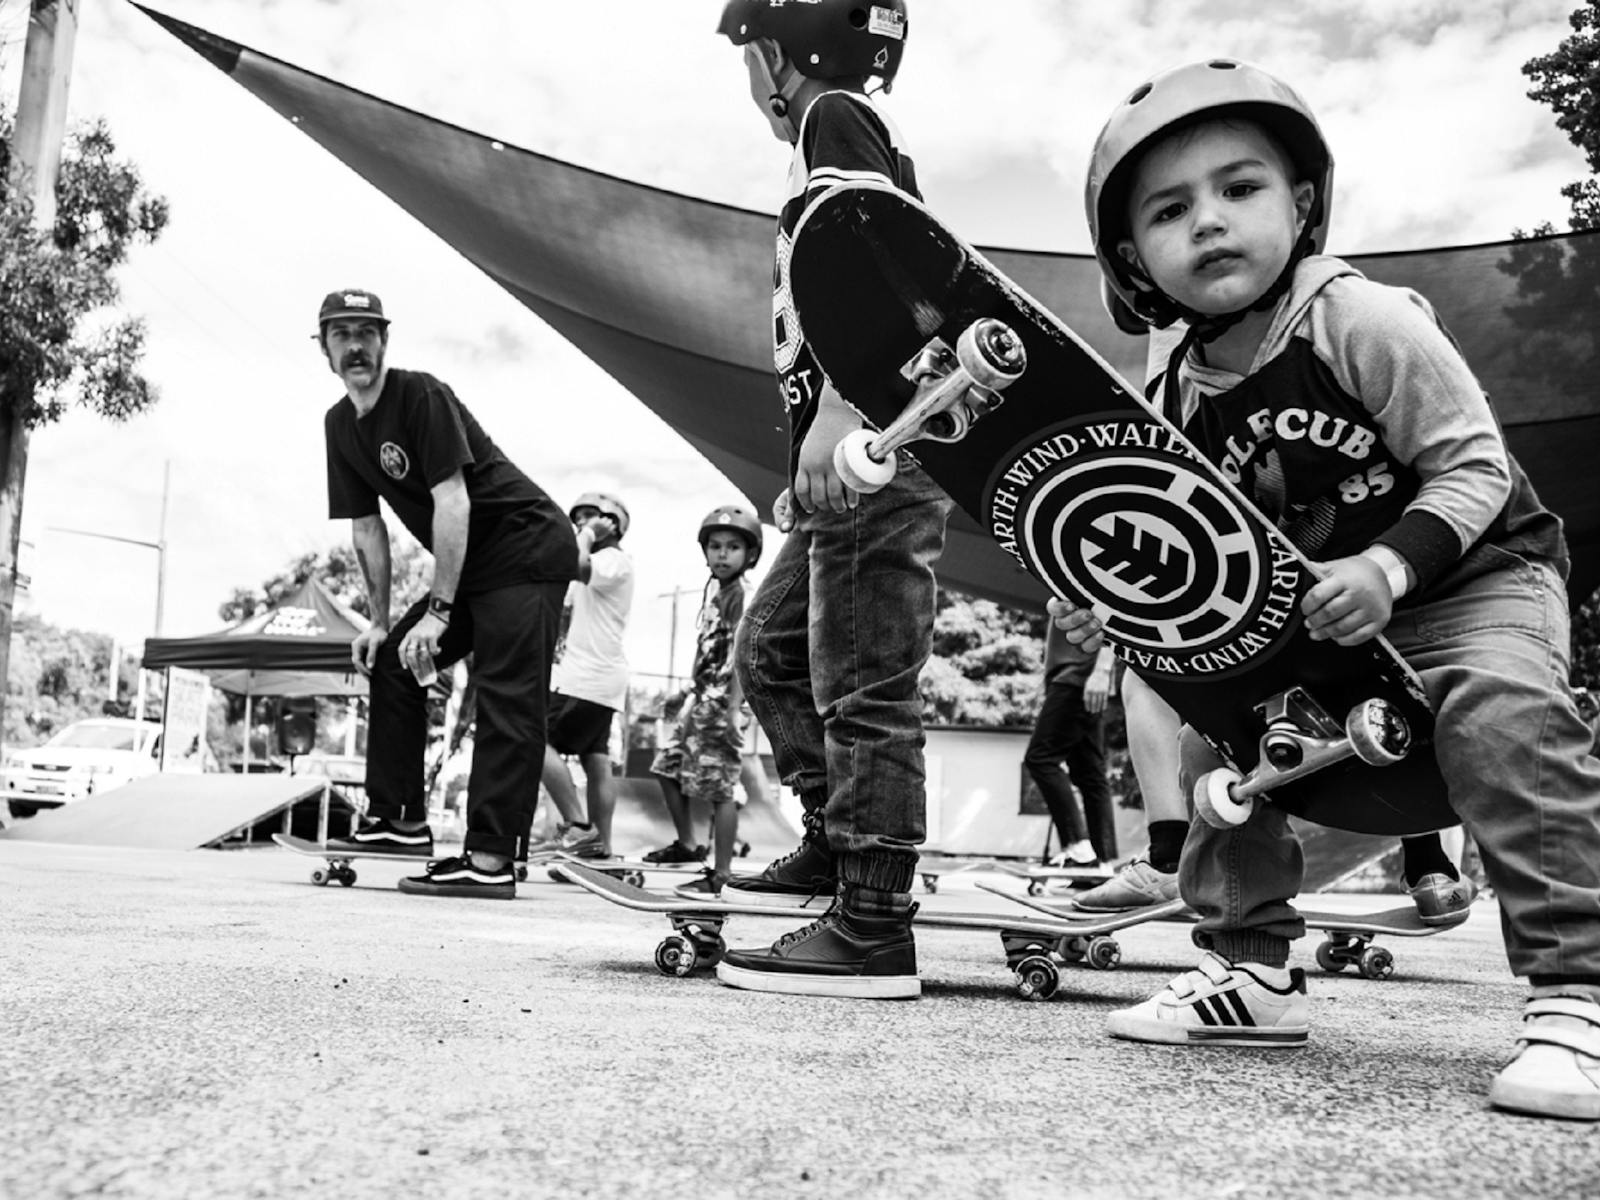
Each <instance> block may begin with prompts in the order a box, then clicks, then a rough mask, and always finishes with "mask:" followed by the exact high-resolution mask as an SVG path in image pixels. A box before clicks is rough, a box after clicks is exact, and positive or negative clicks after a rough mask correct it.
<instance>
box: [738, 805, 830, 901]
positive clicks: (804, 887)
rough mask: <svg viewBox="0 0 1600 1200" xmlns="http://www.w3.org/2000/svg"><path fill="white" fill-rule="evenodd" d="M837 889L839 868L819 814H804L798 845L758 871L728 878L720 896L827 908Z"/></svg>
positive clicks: (740, 899)
mask: <svg viewBox="0 0 1600 1200" xmlns="http://www.w3.org/2000/svg"><path fill="white" fill-rule="evenodd" d="M838 890H839V879H838V868H837V867H836V866H835V865H834V861H833V851H831V850H830V849H828V842H827V838H826V835H824V833H823V831H822V820H821V817H820V816H814V815H813V814H811V813H807V814H806V832H805V837H804V838H802V839H801V842H800V845H799V846H797V847H796V848H795V849H793V850H791V851H789V853H787V854H785V855H784V856H783V857H782V858H780V859H777V860H776V861H775V862H773V863H772V864H771V865H770V866H768V867H767V869H766V870H765V871H762V872H761V874H759V875H743V876H740V877H739V878H737V879H731V880H729V881H728V885H727V887H725V888H723V889H722V898H723V899H724V900H726V901H728V902H729V903H730V904H771V905H778V906H782V907H784V908H826V907H827V906H828V905H830V904H832V903H833V895H834V893H835V892H836V891H838Z"/></svg>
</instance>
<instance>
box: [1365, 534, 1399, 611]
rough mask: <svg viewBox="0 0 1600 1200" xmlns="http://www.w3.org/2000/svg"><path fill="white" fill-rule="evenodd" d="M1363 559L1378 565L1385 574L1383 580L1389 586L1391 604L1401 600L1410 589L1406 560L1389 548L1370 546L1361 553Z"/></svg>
mask: <svg viewBox="0 0 1600 1200" xmlns="http://www.w3.org/2000/svg"><path fill="white" fill-rule="evenodd" d="M1361 557H1362V558H1365V559H1366V560H1367V561H1368V562H1372V563H1376V564H1377V566H1378V569H1379V570H1381V571H1382V572H1383V578H1384V580H1385V582H1387V583H1388V585H1389V599H1390V603H1393V602H1394V601H1396V600H1398V599H1400V597H1401V596H1404V595H1405V594H1406V592H1407V591H1408V590H1409V589H1410V586H1411V584H1410V581H1409V580H1407V578H1406V564H1405V560H1404V559H1403V558H1401V557H1400V556H1399V555H1398V554H1396V553H1395V552H1394V551H1393V550H1391V549H1389V547H1387V546H1369V547H1368V548H1367V549H1365V550H1363V551H1362V552H1361Z"/></svg>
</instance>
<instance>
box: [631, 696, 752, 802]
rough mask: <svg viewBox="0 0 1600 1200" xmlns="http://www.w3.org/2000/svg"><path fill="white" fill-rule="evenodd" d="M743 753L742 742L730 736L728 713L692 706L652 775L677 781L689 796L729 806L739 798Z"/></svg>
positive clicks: (666, 744) (661, 752)
mask: <svg viewBox="0 0 1600 1200" xmlns="http://www.w3.org/2000/svg"><path fill="white" fill-rule="evenodd" d="M739 750H740V738H739V737H738V735H737V734H732V733H730V732H729V730H728V718H727V714H726V712H725V711H724V710H722V709H721V708H718V707H714V706H711V705H703V704H701V705H697V704H690V705H688V706H686V707H685V708H684V710H683V712H682V713H680V714H679V716H678V719H677V720H676V721H674V722H673V723H672V725H671V726H670V727H669V729H668V733H667V739H666V741H664V742H663V743H662V744H661V746H660V747H659V748H658V749H657V750H656V757H655V761H654V762H652V763H651V764H650V773H651V774H652V775H664V776H665V777H666V778H668V779H676V780H677V781H678V786H679V787H680V788H682V789H683V794H684V795H685V796H691V797H694V798H697V799H701V800H705V801H706V802H707V803H709V804H726V803H728V801H730V800H733V799H735V798H736V797H735V794H734V790H733V785H734V784H735V783H737V782H738V779H739V766H740V763H739Z"/></svg>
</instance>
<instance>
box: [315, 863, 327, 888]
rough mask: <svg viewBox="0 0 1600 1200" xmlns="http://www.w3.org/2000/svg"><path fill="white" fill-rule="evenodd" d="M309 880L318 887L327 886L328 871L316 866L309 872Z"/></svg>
mask: <svg viewBox="0 0 1600 1200" xmlns="http://www.w3.org/2000/svg"><path fill="white" fill-rule="evenodd" d="M311 882H312V883H314V884H316V885H317V886H318V887H327V886H328V872H327V871H326V870H324V869H323V868H322V867H318V868H316V869H315V870H314V871H312V872H311Z"/></svg>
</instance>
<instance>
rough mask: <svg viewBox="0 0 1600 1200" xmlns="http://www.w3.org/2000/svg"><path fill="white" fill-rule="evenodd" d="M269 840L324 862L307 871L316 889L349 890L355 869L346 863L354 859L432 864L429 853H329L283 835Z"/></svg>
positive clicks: (279, 834)
mask: <svg viewBox="0 0 1600 1200" xmlns="http://www.w3.org/2000/svg"><path fill="white" fill-rule="evenodd" d="M272 840H273V841H275V842H277V843H278V845H280V846H282V847H283V848H284V849H285V850H293V851H294V852H295V853H296V854H304V855H307V856H308V857H311V858H321V859H326V860H327V864H326V865H325V866H321V867H317V868H315V869H313V870H312V872H311V882H312V883H314V884H316V885H317V886H318V887H326V886H327V885H328V884H330V883H338V884H342V885H343V886H345V887H353V886H354V885H355V881H356V870H355V868H354V867H352V866H351V865H350V864H351V863H353V862H355V861H357V860H358V859H372V860H378V861H382V862H399V863H425V862H430V861H432V859H433V858H435V857H436V856H435V855H432V854H383V853H379V852H371V853H366V854H363V853H362V852H361V851H359V850H329V849H328V848H327V847H326V846H324V845H323V844H322V843H321V842H312V841H308V840H306V839H305V838H297V837H290V836H289V835H288V834H286V833H275V834H273V835H272Z"/></svg>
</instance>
